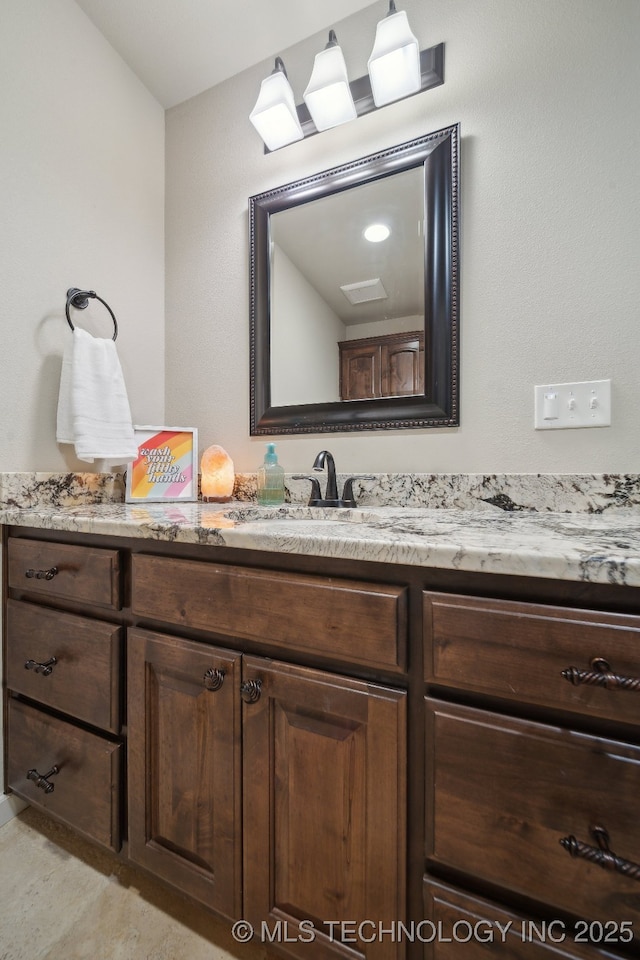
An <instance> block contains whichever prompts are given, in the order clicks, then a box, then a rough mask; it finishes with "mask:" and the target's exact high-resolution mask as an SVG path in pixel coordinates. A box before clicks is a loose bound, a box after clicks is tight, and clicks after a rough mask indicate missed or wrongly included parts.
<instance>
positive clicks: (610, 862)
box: [560, 826, 640, 880]
mask: <svg viewBox="0 0 640 960" xmlns="http://www.w3.org/2000/svg"><path fill="white" fill-rule="evenodd" d="M590 833H591V836H592V837H593V838H594V840H595V841H596V842H597V844H598V846H597V847H593V846H591V844H590V843H584V841H582V840H577V839H576V838H575V837H574V836H569V837H562V839H561V840H560V846H562V847H564V849H565V850H566V851H567V853H568V854H570V856H572V857H581V858H582V859H584V860H588V861H589V862H590V863H595V864H596V865H597V866H599V867H602V868H603V869H605V870H614V871H615V872H616V873H621V874H622V875H623V876H625V877H630V878H631V879H632V880H640V864H638V863H633V861H631V860H625V859H624V858H623V857H619V856H617V855H616V854H615V853H614V852H613V850H611V849H610V848H609V834H608V832H607V830H605V828H604V827H600V826H593V827H591V830H590Z"/></svg>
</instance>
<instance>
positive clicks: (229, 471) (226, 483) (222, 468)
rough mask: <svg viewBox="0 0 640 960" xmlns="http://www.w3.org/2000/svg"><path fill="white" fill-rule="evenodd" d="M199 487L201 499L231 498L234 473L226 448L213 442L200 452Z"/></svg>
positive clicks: (223, 499) (223, 500)
mask: <svg viewBox="0 0 640 960" xmlns="http://www.w3.org/2000/svg"><path fill="white" fill-rule="evenodd" d="M200 472H201V474H202V476H201V479H200V489H201V492H202V499H203V500H213V501H214V502H216V503H224V502H225V501H226V500H231V495H232V493H233V484H234V480H235V475H234V472H233V460H232V459H231V457H230V456H229V454H228V453H227V451H226V450H224V449H223V448H222V447H219V446H218V445H217V444H214V445H213V446H212V447H207V449H206V450H205V451H204V453H203V454H202V459H201V461H200Z"/></svg>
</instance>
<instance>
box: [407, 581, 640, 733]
mask: <svg viewBox="0 0 640 960" xmlns="http://www.w3.org/2000/svg"><path fill="white" fill-rule="evenodd" d="M423 607H424V639H425V661H424V662H425V680H426V681H427V682H428V683H434V684H441V685H443V686H447V687H455V688H458V689H464V690H472V691H476V692H478V693H482V694H487V695H489V696H495V697H500V698H501V699H506V700H514V701H518V702H520V703H522V702H525V703H533V704H540V705H541V706H546V707H555V708H559V709H562V710H570V711H572V712H575V713H582V714H589V715H590V716H595V717H602V718H607V719H613V720H618V721H627V722H630V723H638V722H640V617H635V616H626V615H625V616H623V615H616V614H606V613H599V612H597V613H596V612H590V611H584V610H573V609H570V608H559V607H549V606H544V605H542V604H535V603H514V602H512V601H507V600H485V599H482V598H479V597H458V596H449V595H448V594H438V593H425V594H424V595H423ZM592 661H596V662H595V663H594V664H593V665H592ZM600 661H605V662H606V664H608V665H609V670H608V671H607V670H606V669H605V668H604V667H603V666H602V664H601V663H600ZM607 673H608V674H609V675H610V676H609V677H607ZM563 674H564V675H563ZM603 677H604V678H605V679H603ZM571 678H573V681H574V682H572V681H571ZM616 678H617V679H616ZM588 680H590V681H593V682H591V683H589V682H586V681H588ZM634 680H635V681H636V682H635V683H634V682H633V681H634ZM605 683H606V685H605Z"/></svg>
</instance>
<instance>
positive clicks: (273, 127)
mask: <svg viewBox="0 0 640 960" xmlns="http://www.w3.org/2000/svg"><path fill="white" fill-rule="evenodd" d="M249 120H250V121H251V123H252V124H253V125H254V127H255V128H256V130H257V131H258V133H259V134H260V136H261V137H262V139H263V140H264V142H265V144H266V145H267V147H268V149H269V150H278V149H279V148H280V147H284V146H286V145H287V144H288V143H293V142H294V141H295V140H302V139H303V137H304V134H303V132H302V127H301V126H300V121H299V119H298V113H297V111H296V104H295V100H294V97H293V90H292V89H291V86H290V84H289V81H288V80H287V78H286V76H285V74H284V73H283V72H282V71H281V70H275V71H274V72H273V73H271V74H269V76H268V77H265V79H264V80H263V81H262V83H261V84H260V93H259V94H258V99H257V101H256V105H255V107H254V108H253V110H252V111H251V113H250V114H249Z"/></svg>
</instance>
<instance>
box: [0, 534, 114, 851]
mask: <svg viewBox="0 0 640 960" xmlns="http://www.w3.org/2000/svg"><path fill="white" fill-rule="evenodd" d="M6 559H7V583H8V589H9V593H10V596H9V598H8V600H7V602H6V605H5V619H6V654H5V669H6V687H7V689H8V690H10V691H11V693H12V696H10V697H8V698H7V701H6V714H5V716H6V759H7V763H6V779H7V784H6V786H7V788H8V789H9V790H11V791H12V792H13V793H15V794H17V795H18V796H19V797H22V798H23V799H24V800H26V801H28V802H29V803H31V804H33V805H34V806H37V807H40V808H41V809H43V810H46V811H48V812H49V813H51V814H52V815H54V816H56V817H57V818H58V819H60V820H63V821H64V822H65V823H68V824H69V825H71V826H73V827H74V828H75V829H76V830H78V831H79V832H81V833H82V834H84V835H85V836H86V837H88V838H89V839H91V840H95V841H97V842H98V843H100V844H102V845H103V846H105V847H108V848H109V849H111V850H114V851H117V850H119V849H120V846H121V837H122V783H123V774H124V744H123V739H122V737H121V736H120V731H121V725H122V716H121V710H122V707H121V699H122V689H123V686H122V684H123V669H122V661H121V654H122V638H123V629H122V627H121V626H120V624H118V623H117V622H113V620H106V619H102V618H103V617H106V616H112V615H113V616H115V617H117V616H118V611H119V610H120V607H121V592H122V584H121V566H120V553H119V551H118V550H107V549H95V548H91V547H86V546H82V545H73V546H72V545H69V544H62V543H47V542H41V541H38V540H31V539H24V540H23V539H19V538H10V539H9V541H8V549H7V554H6ZM74 601H77V602H79V603H80V604H81V606H82V615H80V613H79V612H73V613H71V612H68V611H66V612H65V611H62V610H60V609H57V606H58V605H65V606H73V607H74V609H76V610H77V604H76V603H75V602H74Z"/></svg>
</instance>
